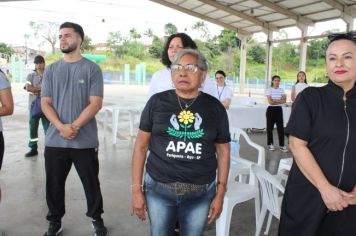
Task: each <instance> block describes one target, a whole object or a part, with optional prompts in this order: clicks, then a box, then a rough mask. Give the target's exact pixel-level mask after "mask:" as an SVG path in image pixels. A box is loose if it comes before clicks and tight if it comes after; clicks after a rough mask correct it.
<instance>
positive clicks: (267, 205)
mask: <svg viewBox="0 0 356 236" xmlns="http://www.w3.org/2000/svg"><path fill="white" fill-rule="evenodd" d="M251 169H252V172H253V173H254V175H255V176H256V177H257V179H258V182H259V186H260V191H261V196H262V206H261V212H260V214H259V218H258V221H257V227H256V233H255V236H259V235H260V233H261V229H262V225H263V222H264V219H265V216H266V213H267V210H268V211H269V217H268V222H267V227H266V230H265V232H264V234H265V235H267V234H268V232H269V228H270V226H271V222H272V215H273V216H274V217H276V218H277V219H279V217H280V215H281V202H282V197H283V194H284V187H283V186H282V184H281V183H280V182H279V180H278V179H277V178H276V177H275V176H273V175H271V174H270V173H269V172H267V171H266V170H265V169H263V168H261V167H260V166H258V165H252V167H251ZM280 193H282V195H281V196H280Z"/></svg>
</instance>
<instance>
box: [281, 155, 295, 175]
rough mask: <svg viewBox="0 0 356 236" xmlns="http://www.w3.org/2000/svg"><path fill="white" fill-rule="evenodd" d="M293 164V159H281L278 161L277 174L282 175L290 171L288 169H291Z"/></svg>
mask: <svg viewBox="0 0 356 236" xmlns="http://www.w3.org/2000/svg"><path fill="white" fill-rule="evenodd" d="M292 164H293V158H292V157H289V158H283V159H281V160H280V161H279V165H278V170H277V174H278V175H279V174H284V172H285V171H290V168H291V167H292Z"/></svg>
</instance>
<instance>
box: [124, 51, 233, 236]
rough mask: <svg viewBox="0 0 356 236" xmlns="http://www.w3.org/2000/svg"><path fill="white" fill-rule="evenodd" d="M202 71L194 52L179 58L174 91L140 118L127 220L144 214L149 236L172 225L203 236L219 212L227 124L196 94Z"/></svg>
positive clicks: (220, 111) (156, 98)
mask: <svg viewBox="0 0 356 236" xmlns="http://www.w3.org/2000/svg"><path fill="white" fill-rule="evenodd" d="M207 70H208V66H207V63H206V60H205V57H204V56H203V55H202V54H201V53H199V52H198V51H196V50H193V49H184V50H181V51H180V52H178V54H177V55H176V58H175V60H174V61H173V64H172V65H171V73H172V81H173V83H174V85H175V86H174V87H175V90H168V91H165V92H161V93H157V94H155V95H153V96H152V97H151V98H150V99H149V101H148V102H147V104H146V106H145V108H144V110H143V112H142V115H141V121H140V127H139V131H138V134H137V139H136V143H135V147H134V151H133V155H132V185H131V188H132V214H135V215H137V216H138V218H140V219H141V220H145V219H146V210H147V212H148V217H149V219H150V225H151V235H152V236H158V235H164V236H171V235H173V234H174V225H175V223H176V221H177V220H179V223H180V234H181V235H189V236H202V235H203V231H204V228H205V225H206V223H207V221H208V223H212V222H214V220H215V219H217V218H218V217H219V215H220V213H221V211H222V207H223V200H224V194H225V192H226V181H227V177H228V173H229V164H230V146H229V142H230V134H229V122H228V118H227V112H226V109H225V108H224V107H223V105H222V104H221V103H220V102H219V101H218V100H217V99H215V98H214V97H212V96H210V95H208V94H206V93H204V92H201V91H199V87H200V85H201V84H202V83H203V82H204V80H205V78H206V73H207ZM148 150H149V154H148V157H147V162H146V154H147V152H148ZM145 163H146V171H145V176H144V186H143V184H142V179H143V174H144V167H145ZM216 181H217V183H216Z"/></svg>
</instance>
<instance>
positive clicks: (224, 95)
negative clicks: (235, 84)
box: [215, 70, 233, 109]
mask: <svg viewBox="0 0 356 236" xmlns="http://www.w3.org/2000/svg"><path fill="white" fill-rule="evenodd" d="M225 78H226V74H225V72H224V71H222V70H218V71H217V72H215V79H216V91H215V97H216V98H217V99H218V100H219V101H220V102H221V103H222V104H223V106H224V107H225V109H229V106H230V103H231V99H232V95H233V92H232V89H231V88H230V87H229V86H227V85H226V83H225Z"/></svg>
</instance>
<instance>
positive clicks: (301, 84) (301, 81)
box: [290, 71, 309, 102]
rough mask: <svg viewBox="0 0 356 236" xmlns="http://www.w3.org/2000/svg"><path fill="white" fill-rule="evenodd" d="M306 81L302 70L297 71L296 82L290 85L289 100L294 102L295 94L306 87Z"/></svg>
mask: <svg viewBox="0 0 356 236" xmlns="http://www.w3.org/2000/svg"><path fill="white" fill-rule="evenodd" d="M308 86H309V85H308V82H307V75H306V74H305V72H304V71H299V72H298V74H297V82H295V84H294V85H293V87H292V91H291V95H290V97H291V100H292V102H294V100H295V99H296V97H297V95H298V94H299V93H300V92H302V91H303V90H304V89H306V88H307V87H308Z"/></svg>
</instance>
